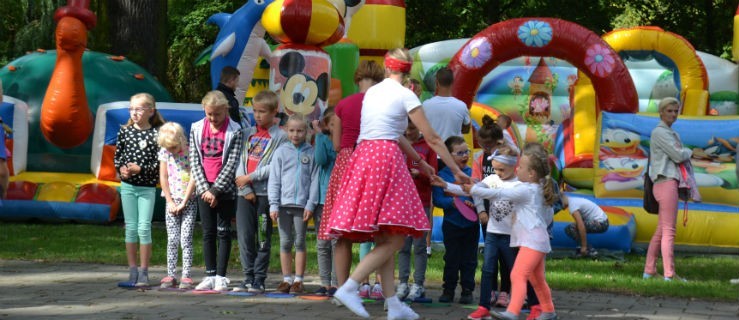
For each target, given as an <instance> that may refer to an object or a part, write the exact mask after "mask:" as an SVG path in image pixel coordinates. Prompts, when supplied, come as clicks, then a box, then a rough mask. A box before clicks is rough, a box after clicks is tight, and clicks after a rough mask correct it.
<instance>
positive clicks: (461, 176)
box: [454, 170, 472, 184]
mask: <svg viewBox="0 0 739 320" xmlns="http://www.w3.org/2000/svg"><path fill="white" fill-rule="evenodd" d="M454 178H456V181H457V182H459V183H460V184H467V183H472V179H470V176H468V175H467V174H466V173H464V172H463V171H462V170H459V172H457V173H455V174H454Z"/></svg>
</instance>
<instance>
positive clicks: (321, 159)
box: [314, 133, 336, 204]
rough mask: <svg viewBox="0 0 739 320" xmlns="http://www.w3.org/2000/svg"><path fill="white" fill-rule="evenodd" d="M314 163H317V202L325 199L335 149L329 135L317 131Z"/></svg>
mask: <svg viewBox="0 0 739 320" xmlns="http://www.w3.org/2000/svg"><path fill="white" fill-rule="evenodd" d="M315 144H316V146H315V147H314V148H315V150H316V157H315V160H316V164H317V165H318V169H319V170H318V204H323V203H324V202H325V201H326V191H327V190H328V182H329V180H330V179H331V171H333V170H334V162H336V151H334V144H333V143H332V142H331V137H329V136H327V135H325V134H323V133H318V134H316V141H315Z"/></svg>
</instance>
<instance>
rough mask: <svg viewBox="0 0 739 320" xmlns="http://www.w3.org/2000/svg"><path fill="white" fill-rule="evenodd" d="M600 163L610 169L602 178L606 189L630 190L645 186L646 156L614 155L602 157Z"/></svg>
mask: <svg viewBox="0 0 739 320" xmlns="http://www.w3.org/2000/svg"><path fill="white" fill-rule="evenodd" d="M600 163H601V165H602V166H604V167H605V168H606V170H608V173H607V174H606V175H604V176H603V178H602V179H601V182H603V183H604V185H605V188H606V190H629V189H637V188H639V187H641V186H643V184H644V172H645V171H646V166H647V159H646V158H633V157H613V158H605V159H602V160H601V162H600Z"/></svg>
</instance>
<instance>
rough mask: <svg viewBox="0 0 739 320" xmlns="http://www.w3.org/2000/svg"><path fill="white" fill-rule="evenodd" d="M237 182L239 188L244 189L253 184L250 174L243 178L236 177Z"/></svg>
mask: <svg viewBox="0 0 739 320" xmlns="http://www.w3.org/2000/svg"><path fill="white" fill-rule="evenodd" d="M235 182H236V186H237V187H239V188H243V187H244V186H246V185H247V184H249V183H250V182H251V178H250V177H249V175H248V174H245V175H243V176H238V177H236V180H235Z"/></svg>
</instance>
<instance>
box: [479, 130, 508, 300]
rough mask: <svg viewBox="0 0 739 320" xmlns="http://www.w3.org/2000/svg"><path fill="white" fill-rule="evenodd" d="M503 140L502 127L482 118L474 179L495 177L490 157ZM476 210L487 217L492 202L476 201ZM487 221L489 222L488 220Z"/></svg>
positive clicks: (482, 227) (506, 282)
mask: <svg viewBox="0 0 739 320" xmlns="http://www.w3.org/2000/svg"><path fill="white" fill-rule="evenodd" d="M502 139H503V132H502V131H501V130H500V127H499V126H498V125H497V124H495V120H493V118H491V117H490V116H488V115H484V116H482V126H480V129H479V130H477V143H478V144H479V145H480V147H481V148H482V150H481V151H479V152H477V153H475V156H474V157H473V158H472V159H474V160H473V161H472V176H471V177H472V179H474V180H476V181H481V180H482V179H485V178H487V177H488V176H491V175H495V170H493V162H492V160H491V159H490V156H492V155H493V152H495V150H496V149H497V148H498V146H500V145H501V143H500V141H501V140H502ZM475 208H477V212H478V213H479V214H483V215H487V213H488V210H489V209H490V201H488V200H480V199H475ZM486 221H487V220H486ZM486 221H482V220H480V224H481V230H487V224H486ZM486 237H487V232H483V234H482V238H483V239H485V238H486ZM501 277H502V278H503V280H502V282H503V285H504V286H505V287H510V282H509V281H508V277H507V276H504V275H501Z"/></svg>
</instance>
